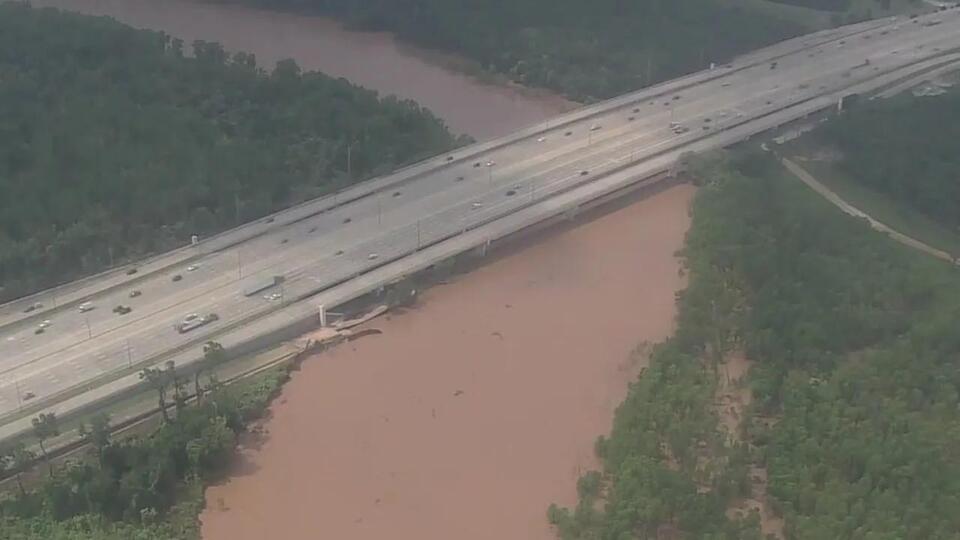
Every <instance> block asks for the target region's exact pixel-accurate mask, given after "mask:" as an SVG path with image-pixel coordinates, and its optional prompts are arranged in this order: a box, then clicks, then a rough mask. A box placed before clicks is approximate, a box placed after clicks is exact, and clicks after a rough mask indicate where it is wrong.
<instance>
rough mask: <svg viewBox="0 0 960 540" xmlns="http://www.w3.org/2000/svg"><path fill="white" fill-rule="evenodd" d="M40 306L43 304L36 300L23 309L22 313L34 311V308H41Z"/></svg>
mask: <svg viewBox="0 0 960 540" xmlns="http://www.w3.org/2000/svg"><path fill="white" fill-rule="evenodd" d="M42 308H43V304H41V303H40V302H37V303H35V304H30V305H29V306H27V308H26V309H24V310H23V312H24V313H33V312H34V311H36V310H38V309H42Z"/></svg>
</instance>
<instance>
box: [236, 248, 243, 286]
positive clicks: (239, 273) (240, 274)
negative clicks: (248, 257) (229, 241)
mask: <svg viewBox="0 0 960 540" xmlns="http://www.w3.org/2000/svg"><path fill="white" fill-rule="evenodd" d="M237 279H243V261H242V259H241V257H240V248H239V247H238V248H237Z"/></svg>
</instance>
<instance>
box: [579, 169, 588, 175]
mask: <svg viewBox="0 0 960 540" xmlns="http://www.w3.org/2000/svg"><path fill="white" fill-rule="evenodd" d="M588 174H590V171H588V170H582V171H580V176H586V175H588Z"/></svg>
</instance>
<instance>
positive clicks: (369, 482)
mask: <svg viewBox="0 0 960 540" xmlns="http://www.w3.org/2000/svg"><path fill="white" fill-rule="evenodd" d="M33 3H34V5H37V6H53V7H61V8H67V9H73V10H77V11H81V12H84V13H88V14H94V15H110V16H113V17H115V18H117V19H119V20H120V21H122V22H125V23H127V24H130V25H133V26H137V27H141V28H149V29H153V30H163V31H165V32H167V33H169V34H171V35H174V36H176V37H180V38H181V39H184V40H185V41H187V42H190V41H192V40H194V39H205V40H211V41H219V42H220V43H222V44H223V45H224V46H225V47H226V48H227V49H229V50H244V51H249V52H253V53H254V54H256V56H257V58H258V62H259V64H260V65H261V66H272V64H273V63H274V62H275V61H276V60H279V59H282V58H293V59H295V60H296V61H297V63H298V64H300V66H301V67H303V68H305V69H316V70H321V71H324V72H326V73H328V74H331V75H334V76H340V77H345V78H347V79H349V80H351V81H353V82H355V83H357V84H360V85H363V86H366V87H368V88H371V89H375V90H377V91H379V92H381V93H382V94H395V95H398V96H400V97H404V98H410V99H414V100H416V101H418V102H419V103H421V104H423V105H424V106H426V107H428V108H429V109H431V110H432V111H434V113H435V114H437V115H438V116H440V117H441V118H443V119H444V120H445V121H446V123H447V125H448V126H450V127H451V129H452V130H453V131H455V132H457V133H468V134H471V135H473V136H474V137H477V138H479V139H484V138H489V137H493V136H497V135H502V134H506V133H509V132H511V131H514V130H516V129H519V128H522V127H525V126H527V125H530V124H532V123H536V122H539V121H542V120H546V119H548V118H550V117H553V116H555V115H556V114H558V113H561V112H564V111H567V110H570V109H572V108H574V107H575V106H576V105H575V104H573V103H571V102H568V101H566V100H563V99H561V98H559V97H557V96H551V95H548V94H544V93H535V92H531V91H529V90H525V89H522V88H516V87H511V86H497V85H490V84H484V83H481V82H479V81H477V80H475V79H473V78H471V77H468V76H465V75H462V74H460V73H455V72H452V71H449V70H448V69H446V68H444V67H443V65H448V64H447V63H448V62H449V61H450V59H449V58H442V57H439V56H438V55H436V54H433V53H430V54H424V53H422V52H419V51H415V50H413V49H411V48H409V47H405V46H400V45H398V44H397V43H396V42H395V41H394V40H393V38H391V37H390V36H389V35H386V34H379V33H357V32H350V31H345V30H344V29H342V28H340V27H339V26H338V25H337V24H335V23H333V22H331V21H329V20H325V19H323V18H316V17H304V16H300V15H290V14H278V13H271V12H265V11H259V10H255V9H249V8H244V7H238V6H229V5H213V4H200V3H193V2H189V1H184V0H33ZM692 193H693V190H692V189H691V188H689V187H687V186H681V187H677V188H673V189H671V190H669V191H666V192H664V193H661V194H659V195H657V196H654V197H652V198H650V199H647V200H645V201H642V202H640V203H638V204H633V205H631V206H628V207H626V208H623V209H620V210H618V211H616V212H613V213H611V214H609V215H606V216H603V217H600V218H599V219H595V220H593V221H591V222H588V223H586V224H583V225H580V226H578V227H576V228H572V229H569V230H566V231H563V232H560V233H555V234H552V235H550V236H549V237H547V238H545V239H542V241H540V242H539V243H536V244H535V245H531V246H529V247H527V248H526V249H524V250H522V251H517V252H515V253H513V254H510V255H507V256H504V257H502V258H500V259H499V260H496V261H493V262H491V263H490V264H488V265H486V266H484V267H482V268H480V269H478V270H476V271H474V272H472V273H470V274H468V275H466V276H462V277H461V278H459V279H458V280H456V281H455V282H454V283H452V284H450V285H447V286H439V287H435V288H433V289H431V290H429V291H427V292H426V293H425V294H424V295H423V297H422V299H421V302H420V305H419V306H418V307H417V308H416V309H413V310H411V311H408V312H405V313H402V314H393V315H390V316H389V317H387V318H383V319H380V320H377V321H374V322H373V323H371V324H370V325H369V326H370V327H371V328H377V329H379V330H381V331H382V332H383V333H382V334H380V335H373V336H368V337H364V338H362V339H360V340H358V341H355V342H352V343H350V344H347V345H344V346H342V347H339V348H337V349H335V350H333V351H329V352H327V353H325V354H322V355H318V356H316V357H313V358H310V359H308V360H307V361H306V362H305V363H304V365H303V368H302V370H301V371H300V372H298V373H296V374H295V375H294V377H293V380H292V381H291V382H290V383H289V384H288V385H287V386H286V387H285V388H284V391H283V394H282V396H281V397H280V398H279V399H278V400H277V402H276V403H275V404H274V405H273V406H272V407H271V415H270V418H269V419H268V420H267V421H265V422H264V424H263V429H264V430H265V432H266V436H265V437H264V439H263V440H260V441H256V444H249V445H247V446H245V447H244V448H243V449H242V452H241V459H240V460H239V463H238V464H237V465H236V467H234V470H233V473H232V474H231V476H230V478H229V479H227V480H226V481H224V482H223V483H221V484H220V485H217V486H213V487H211V488H209V489H208V491H207V509H206V510H205V511H204V513H203V515H202V516H201V520H202V522H203V529H202V533H203V537H204V539H205V540H247V539H249V540H263V539H265V538H266V539H269V538H275V539H278V540H281V539H282V540H300V539H303V540H313V539H316V538H332V539H337V540H383V539H391V540H426V539H434V538H438V539H439V538H442V539H447V538H450V539H457V540H488V539H491V538H497V539H501V538H502V539H524V540H553V539H554V534H553V532H552V531H551V530H550V527H549V526H548V525H547V522H546V508H547V506H548V505H549V504H550V503H551V502H557V503H559V504H562V505H567V506H570V505H573V504H575V503H576V480H577V477H578V476H579V474H580V473H582V472H583V471H586V470H588V469H590V468H595V467H597V463H596V460H595V458H594V456H593V444H594V441H595V439H596V437H597V436H598V435H601V434H604V433H606V432H608V431H609V428H610V421H611V418H612V416H613V411H614V409H615V407H616V406H617V405H618V404H619V403H620V401H621V400H622V399H623V397H624V395H625V393H626V388H627V384H628V382H629V381H630V380H632V379H633V378H634V377H635V376H636V373H637V370H638V369H639V368H640V367H642V365H641V363H638V362H635V361H631V360H630V358H631V357H630V351H631V350H632V349H633V348H634V347H635V346H636V345H637V344H638V343H640V342H643V341H651V342H656V341H659V340H662V339H664V338H665V337H667V336H668V335H669V334H670V333H671V332H672V328H673V318H674V315H675V306H674V294H675V293H676V291H678V290H679V289H680V288H681V287H682V286H683V278H682V277H681V276H680V274H679V272H678V270H679V268H680V265H679V262H678V260H677V259H676V258H675V256H674V253H675V252H676V251H677V250H678V249H679V248H681V247H682V245H683V237H684V234H685V231H686V229H687V227H688V225H689V216H688V212H687V208H688V205H689V201H690V198H691V196H692Z"/></svg>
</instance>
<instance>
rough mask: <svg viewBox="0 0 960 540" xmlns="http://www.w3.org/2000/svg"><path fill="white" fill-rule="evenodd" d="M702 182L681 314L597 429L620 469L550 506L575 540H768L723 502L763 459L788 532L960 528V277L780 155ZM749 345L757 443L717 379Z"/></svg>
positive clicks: (608, 462)
mask: <svg viewBox="0 0 960 540" xmlns="http://www.w3.org/2000/svg"><path fill="white" fill-rule="evenodd" d="M698 177H700V178H706V179H709V180H708V181H707V182H706V183H705V185H704V186H703V187H702V188H701V190H700V191H699V193H698V194H697V197H696V201H695V204H694V209H693V210H694V212H693V216H694V217H693V225H692V228H691V231H690V232H689V235H688V239H687V247H686V248H685V258H686V263H687V268H688V270H689V272H690V279H691V281H690V286H689V288H688V289H687V290H686V291H685V292H684V293H682V294H681V295H680V298H679V306H680V314H679V321H678V322H679V328H678V330H677V333H676V335H675V336H674V337H673V338H671V339H670V340H669V341H667V342H666V343H665V344H662V345H660V346H659V347H658V348H656V350H655V351H654V353H653V355H652V360H651V365H650V367H649V368H648V369H647V371H646V372H645V373H644V374H642V375H641V376H640V378H639V380H638V381H637V382H635V383H634V384H633V385H632V386H631V388H630V392H629V396H628V398H627V400H626V401H625V402H624V403H623V404H622V405H621V406H620V407H619V409H618V411H617V413H616V417H615V421H614V429H613V432H612V434H611V436H610V438H609V439H604V440H601V441H599V442H598V445H597V450H598V453H599V455H600V456H601V457H602V458H603V462H604V470H603V472H602V474H597V473H590V474H588V475H585V476H584V477H583V478H582V479H581V481H580V488H581V489H580V493H581V496H582V499H581V503H580V504H579V505H578V506H577V507H576V508H575V509H573V510H561V509H557V508H555V507H552V508H551V509H550V512H549V515H550V517H551V519H552V520H553V521H554V522H555V523H557V525H558V527H559V530H560V532H561V536H562V537H563V538H565V539H568V540H569V539H593V538H604V539H621V538H634V537H639V538H656V537H657V534H658V532H659V533H663V532H664V531H665V530H671V529H673V530H679V531H680V532H682V533H685V535H686V536H688V537H690V538H714V539H717V538H729V539H731V540H733V539H735V538H755V537H757V535H758V534H759V530H758V528H757V522H758V521H759V516H757V514H756V513H752V514H748V515H746V516H744V517H743V518H739V519H731V517H728V516H727V515H725V513H724V510H725V509H728V508H730V507H733V506H735V504H736V502H737V501H738V500H740V499H741V498H743V497H745V496H747V494H748V493H750V491H751V489H755V487H756V486H754V487H753V488H752V487H751V484H753V483H754V482H753V478H752V477H753V476H754V475H755V473H752V472H751V473H748V472H747V468H748V467H749V468H750V469H751V470H754V469H755V468H758V469H763V470H765V471H766V472H767V474H768V478H769V483H768V486H767V490H766V492H767V494H768V495H769V497H770V501H771V505H772V507H773V510H775V511H776V512H777V513H778V514H779V515H781V516H782V517H783V518H784V521H785V525H784V533H785V535H786V537H787V538H795V539H822V538H832V539H889V540H894V539H918V540H919V539H925V540H926V539H948V538H957V536H958V535H960V514H958V513H957V512H956V508H957V504H958V503H960V462H958V461H957V459H956V456H957V454H956V448H957V445H958V443H960V429H958V426H960V409H958V405H960V375H958V374H960V354H958V353H960V337H958V334H957V333H956V321H957V319H958V317H960V273H958V272H957V270H956V269H955V268H952V267H951V266H950V265H948V264H945V263H942V262H940V261H936V260H933V259H927V258H925V256H922V255H919V254H917V253H914V252H912V251H909V250H907V249H906V248H904V247H902V246H900V245H897V244H895V243H893V242H891V241H890V240H888V239H887V238H885V237H884V236H883V235H881V234H880V233H876V232H874V231H872V230H871V229H870V228H869V227H867V226H864V225H863V224H861V223H860V222H858V221H857V220H855V219H853V218H850V217H847V216H845V215H843V214H841V213H840V212H837V211H836V210H835V209H834V208H833V207H832V206H830V205H828V204H827V203H825V202H824V201H822V200H820V199H819V198H817V197H816V196H815V195H813V194H812V193H810V192H807V191H805V190H806V188H805V187H803V186H802V185H800V184H799V183H798V182H795V181H793V180H791V179H788V178H785V177H784V176H783V171H782V169H781V168H780V166H779V164H777V163H776V162H775V161H774V160H772V158H770V157H768V156H766V155H758V154H746V155H738V156H736V157H734V158H733V159H729V160H727V162H726V163H724V164H721V165H716V164H714V165H712V166H711V167H710V168H709V169H705V170H704V171H702V172H700V173H699V174H698ZM736 354H743V355H746V357H747V358H749V359H750V360H751V361H752V362H753V367H752V369H751V371H750V375H749V376H748V378H747V384H748V388H749V389H750V391H751V393H752V396H753V402H752V404H751V405H750V406H749V408H748V409H747V410H746V411H745V414H744V417H743V420H742V424H741V428H742V431H741V433H740V436H739V440H740V441H742V442H743V444H740V443H738V442H737V439H738V438H736V437H735V438H733V439H729V438H728V439H727V440H726V442H725V443H723V444H721V442H720V441H719V440H718V438H719V435H718V430H719V428H718V419H717V412H716V409H715V408H714V407H715V404H714V403H713V399H714V397H713V396H714V388H715V385H716V384H717V379H718V377H717V374H718V373H720V372H722V366H723V364H724V362H725V360H726V359H729V358H730V356H731V355H736ZM752 496H754V497H756V496H757V494H756V493H753V494H752ZM598 502H599V503H600V504H598Z"/></svg>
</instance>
